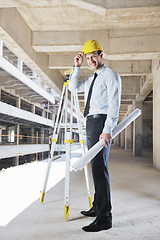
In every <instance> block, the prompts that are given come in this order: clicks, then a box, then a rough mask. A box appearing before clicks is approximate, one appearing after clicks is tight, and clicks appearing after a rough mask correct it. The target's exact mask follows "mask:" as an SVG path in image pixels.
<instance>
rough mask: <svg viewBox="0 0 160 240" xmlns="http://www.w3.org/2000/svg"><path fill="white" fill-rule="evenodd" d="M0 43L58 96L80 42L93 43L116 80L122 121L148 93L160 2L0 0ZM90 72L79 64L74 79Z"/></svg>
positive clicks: (159, 49)
mask: <svg viewBox="0 0 160 240" xmlns="http://www.w3.org/2000/svg"><path fill="white" fill-rule="evenodd" d="M0 39H2V40H3V41H4V43H5V44H6V45H7V46H8V47H9V48H10V49H11V50H12V51H13V52H14V53H15V54H16V55H18V56H19V57H20V58H21V59H22V60H23V61H24V62H25V63H26V64H27V66H29V67H30V68H31V69H33V70H34V71H35V72H37V74H38V75H39V76H40V77H41V79H42V80H43V81H44V82H46V83H47V84H48V85H49V86H50V87H51V88H53V89H54V90H55V91H56V92H57V93H58V94H59V95H60V94H61V90H62V86H63V81H64V71H65V70H66V69H69V68H71V67H72V65H73V58H74V56H75V54H77V52H81V51H82V46H83V44H84V43H85V41H87V40H89V39H96V40H98V41H99V42H100V44H101V45H102V47H103V50H104V62H105V63H106V65H107V66H108V67H111V68H113V69H114V70H115V71H117V72H118V73H119V74H120V75H121V76H122V85H123V87H122V104H121V109H120V118H123V117H124V116H125V114H126V113H127V112H129V109H131V108H132V105H133V103H134V102H135V101H144V100H145V99H146V97H147V96H148V95H149V94H150V93H151V91H152V89H153V88H152V83H153V77H152V60H153V59H160V0H134V1H130V0H121V1H120V0H119V1H117V0H87V1H82V0H57V1H56V0H54V1H51V0H50V1H49V0H41V1H36V0H28V1H25V0H21V1H19V0H9V1H5V0H0ZM90 73H91V70H90V69H88V67H87V65H86V63H84V64H83V67H82V69H81V73H80V79H82V78H83V77H84V76H86V75H87V74H90ZM79 98H80V105H81V109H82V110H83V107H84V100H83V99H84V97H83V94H80V95H79Z"/></svg>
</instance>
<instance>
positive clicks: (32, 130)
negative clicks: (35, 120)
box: [31, 127, 35, 144]
mask: <svg viewBox="0 0 160 240" xmlns="http://www.w3.org/2000/svg"><path fill="white" fill-rule="evenodd" d="M31 136H32V138H31V143H32V144H34V143H35V138H34V127H32V128H31Z"/></svg>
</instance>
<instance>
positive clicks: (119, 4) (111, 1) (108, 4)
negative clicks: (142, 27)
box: [0, 0, 160, 13]
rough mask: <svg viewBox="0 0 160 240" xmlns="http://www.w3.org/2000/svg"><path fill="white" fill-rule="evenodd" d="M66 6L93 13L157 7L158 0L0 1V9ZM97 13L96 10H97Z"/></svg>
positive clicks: (159, 1)
mask: <svg viewBox="0 0 160 240" xmlns="http://www.w3.org/2000/svg"><path fill="white" fill-rule="evenodd" d="M66 4H73V5H75V6H78V7H80V8H85V9H86V8H87V7H88V8H89V10H92V8H91V6H93V11H96V10H95V8H96V7H97V8H98V7H99V8H100V9H103V8H107V9H117V8H134V7H135V8H138V7H151V6H159V5H160V0H145V1H139V0H135V1H130V0H125V1H117V0H103V1H102V0H96V2H95V0H86V1H82V0H78V1H77V0H54V1H48V0H41V1H37V0H28V1H25V0H23V1H19V0H10V1H6V0H1V2H0V7H1V8H7V7H24V6H25V7H54V6H56V5H58V6H61V5H66ZM97 13H98V10H97Z"/></svg>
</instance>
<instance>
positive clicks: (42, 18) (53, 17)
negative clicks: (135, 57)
mask: <svg viewBox="0 0 160 240" xmlns="http://www.w3.org/2000/svg"><path fill="white" fill-rule="evenodd" d="M76 2H77V4H78V2H79V1H78V0H77V1H76ZM96 2H97V1H96ZM123 2H124V1H123ZM85 3H86V1H85ZM94 8H95V7H94ZM102 8H103V7H102ZM97 9H98V8H97ZM18 11H19V12H20V13H21V15H22V16H23V18H24V19H25V21H26V22H28V23H29V26H30V28H31V29H32V30H34V31H35V30H36V31H52V30H53V29H54V30H56V31H66V30H68V31H69V30H72V31H77V30H81V31H83V30H88V31H89V30H90V29H94V30H104V29H124V28H136V27H138V28H140V27H141V28H144V27H146V28H147V27H154V26H157V27H158V26H159V23H160V19H159V11H160V7H145V8H129V9H128V8H123V9H122V8H120V9H108V8H107V9H106V15H101V16H100V15H99V13H98V14H96V13H95V12H93V11H90V10H88V9H87V6H86V8H85V9H84V8H80V7H76V6H75V5H73V4H70V5H64V6H62V5H60V6H54V7H50V6H48V7H44V8H41V10H40V11H39V9H38V8H36V7H35V8H34V7H31V8H27V7H21V8H18ZM37 15H38V18H37ZM77 16H78V17H77ZM53 24H54V27H53Z"/></svg>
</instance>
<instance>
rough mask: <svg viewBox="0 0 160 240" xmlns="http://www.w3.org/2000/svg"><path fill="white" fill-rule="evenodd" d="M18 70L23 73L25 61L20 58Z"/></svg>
mask: <svg viewBox="0 0 160 240" xmlns="http://www.w3.org/2000/svg"><path fill="white" fill-rule="evenodd" d="M17 68H18V70H19V71H20V72H22V71H23V61H22V60H21V59H20V58H18V62H17Z"/></svg>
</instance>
